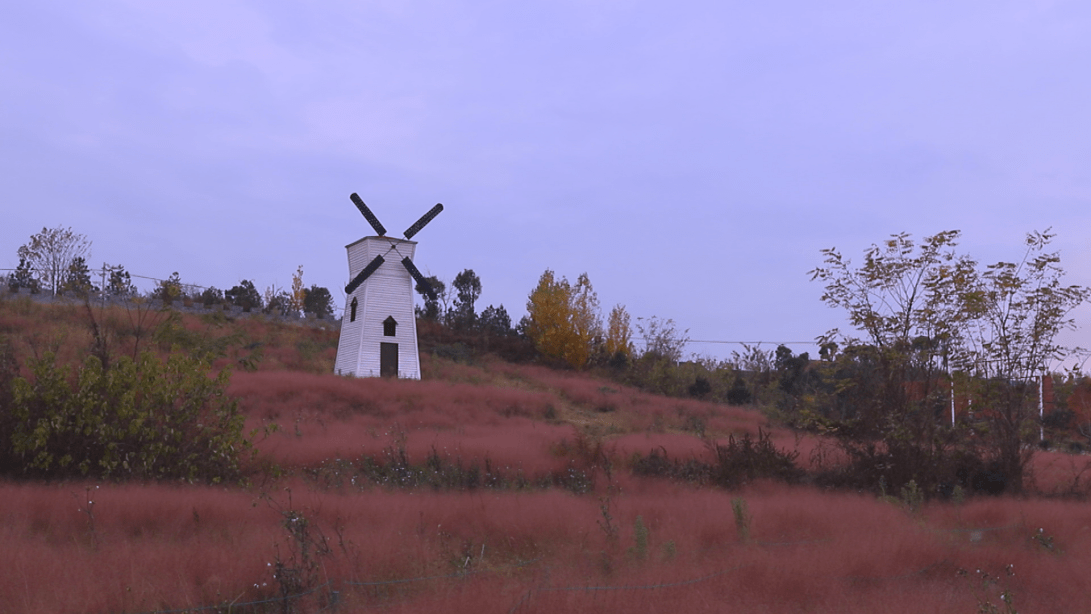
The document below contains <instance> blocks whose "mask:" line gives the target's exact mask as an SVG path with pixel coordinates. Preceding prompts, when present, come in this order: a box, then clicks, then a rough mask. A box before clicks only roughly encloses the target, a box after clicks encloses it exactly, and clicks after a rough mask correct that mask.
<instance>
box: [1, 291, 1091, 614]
mask: <svg viewBox="0 0 1091 614" xmlns="http://www.w3.org/2000/svg"><path fill="white" fill-rule="evenodd" d="M92 322H93V323H94V324H92ZM96 326H97V328H98V332H97V333H96V332H95V327H96ZM424 333H425V334H431V333H429V332H428V331H424ZM0 336H2V338H3V339H4V346H5V347H6V348H7V350H6V351H7V352H8V354H9V355H10V360H9V361H7V363H6V364H7V365H9V366H8V367H7V368H8V369H9V370H11V369H16V372H15V374H16V375H19V376H23V377H26V376H29V373H28V369H27V366H26V365H27V364H28V361H30V360H32V359H33V358H34V357H36V356H37V357H41V356H43V355H44V354H45V353H46V352H54V353H55V354H56V356H57V360H58V362H59V363H60V364H64V365H72V366H75V365H78V364H79V363H81V362H82V361H83V360H84V359H85V357H86V356H87V355H88V354H89V353H101V354H104V355H106V356H108V357H109V358H110V360H121V357H123V356H137V355H139V352H140V351H141V350H148V351H150V352H152V353H154V354H155V355H157V356H159V357H161V358H165V357H166V356H168V355H171V354H186V355H193V356H199V357H203V358H206V359H207V360H208V361H209V362H210V363H211V364H212V366H213V372H216V371H219V370H222V369H225V368H228V367H230V369H231V375H230V383H229V384H227V386H226V389H225V390H226V394H227V395H228V397H230V399H231V400H232V401H233V402H235V403H237V408H238V411H239V414H240V416H242V418H243V419H244V421H245V426H244V432H246V433H253V435H252V438H253V444H254V449H255V450H256V454H255V455H254V456H252V457H251V456H249V455H247V456H246V457H245V458H244V463H243V467H242V477H243V478H244V483H242V484H234V483H232V484H230V485H224V484H219V485H208V484H204V483H200V480H198V483H187V482H183V481H179V480H158V481H154V480H142V481H136V480H131V479H130V480H108V481H107V480H90V479H64V480H58V479H52V480H48V481H46V480H42V479H28V478H27V477H25V476H24V477H20V475H19V474H18V472H16V473H15V474H13V475H11V476H10V477H9V479H8V481H5V482H0V532H2V535H0V539H2V540H3V543H4V544H5V545H4V551H5V553H6V554H7V556H5V557H0V611H3V612H43V611H53V612H68V611H71V612H153V611H167V610H172V611H178V610H182V611H188V610H186V609H187V608H188V609H190V610H193V611H196V609H197V608H208V607H212V609H206V610H203V611H224V612H227V611H231V612H240V611H242V612H282V611H299V612H317V611H343V612H357V611H367V610H371V609H376V608H382V609H384V610H385V611H395V612H402V611H404V612H416V611H439V610H441V611H445V612H556V611H581V612H583V611H590V612H659V611H686V612H690V611H692V612H703V611H715V612H723V611H732V612H736V611H737V612H798V611H810V612H875V611H882V612H920V611H936V612H974V611H1019V612H1056V611H1079V610H1081V609H1083V608H1084V607H1085V606H1086V599H1087V598H1086V595H1087V589H1088V587H1087V581H1086V573H1085V570H1086V568H1087V566H1088V564H1089V563H1091V530H1089V529H1088V527H1091V512H1088V510H1087V507H1086V504H1085V503H1083V502H1082V501H1081V500H1080V499H1079V495H1081V494H1082V493H1086V489H1085V488H1084V484H1085V478H1086V475H1087V474H1088V472H1087V469H1088V466H1089V465H1088V463H1087V461H1086V457H1082V456H1065V455H1060V454H1050V453H1042V454H1039V455H1038V457H1037V460H1036V465H1035V469H1036V478H1037V489H1036V490H1035V491H1034V494H1031V495H1027V496H1022V497H1019V498H1012V497H971V498H968V499H965V500H961V499H959V498H957V497H956V498H955V499H953V500H948V501H925V500H923V498H922V497H921V496H920V493H917V492H914V491H913V490H912V489H908V490H904V491H902V492H897V493H888V495H889V496H886V497H876V496H874V495H873V494H864V493H857V492H853V491H849V490H844V489H831V488H827V487H824V486H823V484H825V482H824V481H823V479H822V476H823V475H824V472H828V471H830V470H832V468H835V467H836V465H837V463H838V461H839V459H838V456H837V449H836V448H835V447H834V446H832V445H831V444H830V442H828V441H825V440H823V439H821V438H819V437H817V436H816V435H813V434H803V433H797V432H794V431H792V430H790V429H788V428H786V427H784V426H781V425H778V424H775V423H771V422H770V421H769V419H768V418H767V417H766V416H765V415H763V414H762V413H761V412H759V411H757V410H756V409H754V408H749V407H734V406H729V405H724V404H718V403H706V402H701V401H698V400H693V399H679V398H670V397H664V396H659V395H653V394H647V393H644V392H641V391H639V390H637V389H634V388H632V387H628V386H623V385H619V384H617V383H616V382H614V381H612V380H610V379H606V378H601V377H594V376H592V375H588V374H584V373H577V372H573V371H564V370H555V369H551V368H547V367H545V366H541V365H536V364H533V363H526V362H522V363H512V362H507V361H505V360H503V359H501V358H499V357H497V356H496V355H495V354H488V353H479V352H475V351H471V350H467V351H462V352H455V353H452V352H449V351H442V347H449V346H447V345H445V344H447V343H448V342H450V339H439V340H437V339H433V338H429V339H425V340H423V341H424V342H423V343H422V347H423V348H425V349H424V351H422V356H421V360H422V369H423V373H424V378H423V380H422V381H399V380H384V379H349V378H343V377H338V376H335V375H332V374H331V372H332V366H333V360H334V355H335V352H336V343H337V331H336V330H334V329H333V328H329V327H327V328H322V327H319V326H308V325H303V324H291V323H283V322H272V321H266V320H263V319H261V318H257V317H255V318H240V319H232V318H230V317H227V316H225V315H224V314H222V313H216V314H212V315H192V314H187V315H182V314H177V313H171V312H160V311H155V310H151V309H144V308H142V307H139V306H130V307H129V308H124V307H114V308H109V309H106V310H91V311H90V312H88V310H87V309H86V307H84V306H81V305H71V306H63V305H38V304H35V303H32V302H30V301H28V300H25V299H22V300H8V301H0ZM437 348H439V349H438V350H437ZM452 356H453V357H454V358H457V360H453V359H452V358H451V357H452ZM1062 493H1063V494H1066V495H1068V496H1067V497H1061V496H1057V495H1058V494H1062ZM1005 600H1007V601H1005ZM989 607H994V608H996V609H994V610H990V609H988V608H989ZM1005 608H1008V609H1005Z"/></svg>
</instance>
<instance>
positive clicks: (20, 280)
mask: <svg viewBox="0 0 1091 614" xmlns="http://www.w3.org/2000/svg"><path fill="white" fill-rule="evenodd" d="M8 287H9V288H10V289H11V291H12V292H15V291H16V290H18V289H19V288H28V289H29V290H30V291H31V293H32V294H37V293H38V291H39V289H40V285H39V284H38V278H37V277H36V276H35V275H34V271H32V270H31V268H30V264H29V263H27V259H26V258H25V257H23V258H19V266H17V267H15V271H14V272H12V273H11V274H10V275H8Z"/></svg>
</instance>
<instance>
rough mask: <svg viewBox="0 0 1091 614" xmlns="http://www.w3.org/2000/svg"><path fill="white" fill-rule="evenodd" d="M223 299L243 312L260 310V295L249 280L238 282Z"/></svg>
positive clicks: (225, 293)
mask: <svg viewBox="0 0 1091 614" xmlns="http://www.w3.org/2000/svg"><path fill="white" fill-rule="evenodd" d="M328 292H329V291H328V290H327V293H328ZM224 299H226V300H227V302H228V303H230V304H232V305H235V306H237V307H242V308H243V310H244V311H260V310H261V308H262V300H261V293H259V292H258V289H257V288H255V287H254V282H252V281H250V280H249V279H244V280H242V281H240V282H239V283H238V285H236V286H233V287H232V288H231V289H230V290H228V291H226V292H224Z"/></svg>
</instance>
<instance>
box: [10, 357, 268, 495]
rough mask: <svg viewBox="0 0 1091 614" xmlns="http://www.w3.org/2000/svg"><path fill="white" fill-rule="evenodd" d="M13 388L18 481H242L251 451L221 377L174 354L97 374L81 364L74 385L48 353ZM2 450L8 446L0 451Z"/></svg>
mask: <svg viewBox="0 0 1091 614" xmlns="http://www.w3.org/2000/svg"><path fill="white" fill-rule="evenodd" d="M28 367H29V371H30V373H31V377H28V378H23V377H15V378H14V379H13V381H12V391H11V392H12V395H11V397H12V398H11V408H10V412H9V417H10V418H11V420H10V422H8V424H9V425H10V426H9V431H10V435H9V434H8V433H0V436H3V438H2V439H0V445H3V446H4V447H5V448H8V449H7V450H4V451H3V452H5V453H6V454H7V455H11V456H14V457H15V458H17V459H19V460H20V461H21V462H20V465H21V471H22V473H23V474H25V475H30V476H36V477H46V478H68V477H100V478H139V479H182V480H186V481H190V482H193V481H207V482H219V481H221V480H229V479H238V478H239V477H240V461H241V460H242V458H243V456H244V455H245V454H247V453H249V451H250V450H251V449H252V443H251V442H250V440H249V439H248V438H247V437H245V436H244V435H243V416H242V415H241V414H240V413H239V411H238V407H237V404H236V402H235V400H234V399H231V398H230V397H228V396H227V395H226V393H225V389H226V388H227V383H228V378H229V373H228V372H227V371H224V372H221V373H220V374H218V375H217V376H215V377H212V376H211V374H210V366H209V364H208V363H207V362H204V361H201V360H199V359H196V358H191V357H187V356H183V355H180V354H175V355H172V356H170V357H169V358H168V359H167V360H166V361H165V362H164V361H161V360H160V359H158V358H156V357H155V356H154V355H152V354H149V353H145V354H142V355H140V357H139V358H138V359H137V360H135V361H134V360H132V359H130V358H127V357H126V358H121V359H119V360H118V361H117V362H115V363H114V364H113V365H112V366H111V367H110V368H108V369H104V368H103V366H102V363H101V362H100V360H99V359H98V358H97V357H94V356H89V357H88V358H87V359H86V361H85V362H84V363H83V366H82V367H81V368H80V369H79V370H78V372H77V374H76V377H75V378H72V377H70V375H69V369H68V368H67V367H64V366H58V365H57V364H56V357H55V356H54V355H53V354H52V353H45V354H44V355H43V357H42V358H39V359H33V360H29V361H28ZM5 440H6V441H5Z"/></svg>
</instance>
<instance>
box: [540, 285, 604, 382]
mask: <svg viewBox="0 0 1091 614" xmlns="http://www.w3.org/2000/svg"><path fill="white" fill-rule="evenodd" d="M527 313H528V315H527V317H528V321H527V323H526V326H525V330H526V334H527V336H528V337H529V338H530V340H531V341H532V342H534V346H535V348H537V350H538V351H539V352H541V353H542V354H543V355H545V356H548V357H551V358H555V359H559V360H563V361H565V362H567V363H568V364H569V365H571V366H572V367H573V368H576V369H581V368H583V367H584V366H585V365H587V362H588V359H589V358H590V356H591V352H592V349H593V344H594V342H595V340H596V338H597V337H599V336H601V332H602V326H601V323H600V320H599V315H598V296H597V295H596V294H595V291H594V289H592V287H591V280H590V278H589V277H588V276H587V274H586V273H584V274H582V275H580V276H579V278H578V280H577V282H576V285H575V286H573V285H572V284H570V283H569V282H568V280H567V279H564V278H561V279H560V280H559V281H558V280H557V279H556V278H555V276H554V274H553V271H551V270H548V269H547V270H546V271H545V272H544V273H542V276H541V278H540V279H539V280H538V286H537V287H535V289H534V290H533V291H532V292H531V293H530V297H529V298H528V300H527Z"/></svg>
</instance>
